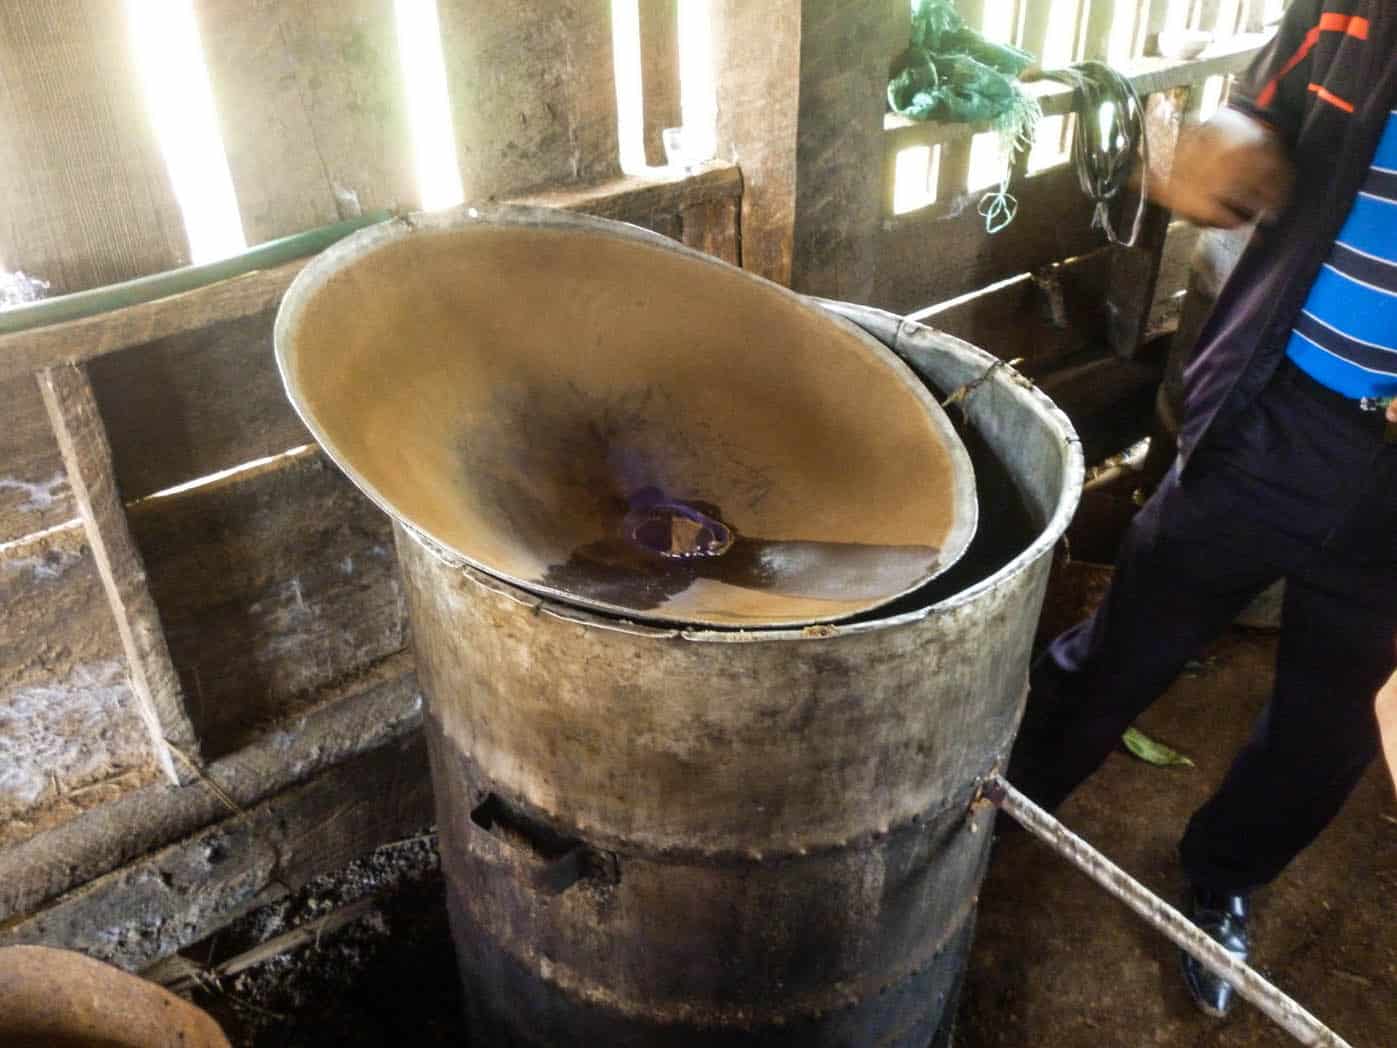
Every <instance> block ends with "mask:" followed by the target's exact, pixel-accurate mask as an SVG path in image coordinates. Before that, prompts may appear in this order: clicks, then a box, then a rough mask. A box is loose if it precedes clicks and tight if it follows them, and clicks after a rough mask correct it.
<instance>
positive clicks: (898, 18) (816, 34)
mask: <svg viewBox="0 0 1397 1048" xmlns="http://www.w3.org/2000/svg"><path fill="white" fill-rule="evenodd" d="M910 22H911V10H910V7H909V5H908V4H907V3H906V0H876V2H873V3H863V4H850V3H845V2H842V0H805V2H804V3H802V4H801V24H800V94H799V116H798V120H799V123H798V134H797V142H796V207H795V249H794V258H793V262H792V273H791V284H792V286H793V287H795V288H796V289H797V290H798V291H804V292H807V293H809V294H814V295H821V296H823V297H825V298H832V299H836V300H840V301H846V302H865V303H866V302H870V301H873V300H874V288H875V285H876V283H877V278H878V270H879V268H880V260H879V249H880V237H879V227H880V224H881V222H882V219H883V214H882V210H883V165H884V164H885V163H887V158H886V155H885V152H884V148H883V142H882V134H883V132H882V126H883V116H884V110H885V108H886V106H887V102H886V97H887V95H886V92H887V78H888V62H889V59H890V58H891V56H892V55H894V54H896V53H897V52H898V51H900V50H901V49H902V48H903V47H905V46H906V42H907V39H908V33H909V32H910ZM922 304H924V303H922Z"/></svg>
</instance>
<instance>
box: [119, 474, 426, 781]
mask: <svg viewBox="0 0 1397 1048" xmlns="http://www.w3.org/2000/svg"><path fill="white" fill-rule="evenodd" d="M130 521H131V533H132V534H133V535H134V536H135V541H136V543H137V544H138V546H139V549H140V551H141V554H142V556H144V558H145V564H146V568H147V572H148V574H149V580H150V581H149V585H150V591H151V592H152V593H153V594H154V595H155V600H156V601H157V602H158V604H159V607H160V613H161V617H162V619H163V621H164V627H165V635H166V637H167V638H168V650H169V654H170V657H171V659H172V661H173V664H174V667H175V669H176V670H177V672H178V674H179V681H180V682H181V683H182V684H183V689H184V694H185V696H186V700H185V702H186V707H187V709H188V715H189V717H190V718H191V719H192V721H193V723H194V726H195V728H196V730H197V732H198V735H199V738H200V740H201V741H202V743H203V747H204V753H205V755H206V756H208V757H217V756H222V755H223V754H226V753H230V752H233V751H235V750H237V749H239V748H241V747H242V746H244V745H247V743H248V742H249V741H250V740H251V739H253V738H255V737H256V736H257V735H258V734H260V733H261V732H262V731H264V730H266V726H267V725H269V724H274V723H276V722H277V721H278V720H283V719H285V718H286V717H287V716H288V715H290V714H291V713H293V712H294V711H295V710H297V709H298V708H299V707H300V705H301V704H302V703H304V702H305V701H307V700H308V699H309V700H310V701H314V696H315V695H316V693H317V691H318V689H320V688H322V687H324V686H325V685H327V684H330V683H332V682H334V681H337V680H343V679H345V678H347V677H351V676H353V675H354V674H356V673H360V672H362V671H363V670H364V669H366V668H367V667H368V666H370V665H373V664H374V663H376V662H377V661H378V660H380V659H382V658H385V657H386V656H388V655H391V654H393V653H395V652H397V651H400V650H402V648H403V647H404V645H405V644H406V643H407V623H406V612H405V609H404V607H403V597H402V590H401V587H400V585H399V582H398V565H397V559H396V557H395V556H394V554H393V539H392V531H391V525H390V521H389V519H388V516H387V515H386V514H385V513H383V512H382V511H381V510H380V509H379V508H378V507H377V506H375V505H373V504H372V503H371V502H369V501H368V500H367V499H366V498H364V497H363V495H362V494H360V492H359V491H358V489H357V488H355V487H354V486H353V484H351V483H350V482H349V480H348V479H347V478H346V477H345V476H344V474H343V473H341V472H340V471H339V470H338V469H337V468H336V467H334V466H333V465H331V464H330V462H329V460H328V459H326V458H325V456H324V454H323V453H322V452H321V451H320V449H319V448H318V447H310V448H308V449H306V450H305V451H303V452H300V453H299V454H295V455H285V456H282V457H280V458H277V459H274V460H272V461H271V462H267V463H262V464H259V465H257V466H254V467H252V468H249V469H246V470H243V471H240V472H238V473H234V474H232V475H229V476H224V477H220V478H217V479H215V480H213V481H211V482H209V483H206V484H201V485H199V486H197V487H194V488H191V489H189V490H187V491H182V492H179V493H177V494H174V495H170V496H168V497H162V498H153V499H146V500H144V501H143V502H140V503H138V504H136V505H134V506H132V507H131V512H130Z"/></svg>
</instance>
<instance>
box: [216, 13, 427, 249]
mask: <svg viewBox="0 0 1397 1048" xmlns="http://www.w3.org/2000/svg"><path fill="white" fill-rule="evenodd" d="M195 13H196V15H197V17H198V20H199V31H200V37H201V39H202V41H203V45H204V55H205V59H206V61H207V63H208V67H209V82H210V86H211V88H212V90H213V97H214V103H215V105H216V106H217V109H218V123H219V130H220V131H221V132H222V134H223V142H224V147H225V149H226V150H227V154H228V167H229V170H230V172H231V174H232V176H233V186H234V188H235V190H236V192H237V197H238V207H239V210H240V212H241V215H242V222H243V232H244V233H245V234H246V236H247V242H248V243H249V244H260V243H262V242H263V241H265V240H271V239H273V238H274V237H280V236H285V235H286V234H288V233H299V232H301V231H302V230H306V229H313V228H315V227H316V226H322V225H327V224H329V223H331V222H336V221H338V220H339V219H341V218H349V217H351V216H353V215H357V214H361V213H363V212H366V211H372V210H375V209H377V208H383V207H389V208H391V207H397V206H400V205H401V206H404V207H415V206H417V205H418V203H419V201H418V195H417V187H416V183H415V180H414V178H413V169H412V168H413V160H412V158H413V152H412V144H411V140H410V136H409V133H408V126H407V103H406V96H405V93H404V87H403V78H402V73H401V63H400V61H399V53H398V52H399V44H398V39H397V32H396V28H395V26H394V19H393V3H392V0H335V3H333V4H325V3H317V2H316V0H278V2H277V3H274V4H259V5H257V7H256V8H255V11H250V10H249V6H248V4H247V3H246V2H245V0H195Z"/></svg>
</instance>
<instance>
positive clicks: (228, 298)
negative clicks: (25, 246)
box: [0, 258, 310, 381]
mask: <svg viewBox="0 0 1397 1048" xmlns="http://www.w3.org/2000/svg"><path fill="white" fill-rule="evenodd" d="M309 261H310V259H308V258H301V259H297V260H296V261H294V262H288V263H286V264H285V265H281V266H277V267H276V268H274V269H259V270H255V271H254V272H251V273H246V274H244V275H243V276H240V277H233V278H232V279H230V280H220V281H219V282H218V283H216V284H210V285H209V286H208V287H203V288H198V289H197V290H194V291H186V292H184V293H183V294H179V295H171V296H169V297H168V298H160V299H156V300H155V301H153V302H143V303H141V304H140V305H136V306H127V307H126V308H124V309H117V310H113V311H111V312H110V313H99V314H97V315H96V316H91V317H83V318H82V319H80V320H68V321H64V322H63V323H61V324H51V325H49V326H48V327H42V328H37V329H35V330H33V331H19V332H15V333H13V334H8V335H0V381H7V380H9V379H13V378H16V377H19V376H25V377H27V376H28V375H30V374H32V373H33V372H36V371H42V370H43V369H44V368H46V367H52V366H54V365H57V364H74V363H80V362H82V361H85V360H91V359H93V358H94V357H100V356H105V355H106V354H108V353H114V352H116V351H117V350H121V349H128V348H130V347H131V346H139V345H141V344H143V343H146V342H151V341H154V340H155V339H158V338H168V337H170V336H172V335H180V334H184V333H185V332H189V331H198V330H199V329H200V328H204V327H208V326H209V325H211V324H218V323H222V322H223V321H227V320H236V319H237V318H239V317H247V316H254V315H256V314H258V313H265V312H266V311H267V310H269V309H275V308H276V306H277V303H278V302H280V301H281V296H282V295H283V294H284V293H285V292H286V289H287V288H288V287H290V286H291V281H293V280H294V279H296V274H297V273H299V272H300V271H301V270H302V269H304V268H305V266H306V263H307V262H309Z"/></svg>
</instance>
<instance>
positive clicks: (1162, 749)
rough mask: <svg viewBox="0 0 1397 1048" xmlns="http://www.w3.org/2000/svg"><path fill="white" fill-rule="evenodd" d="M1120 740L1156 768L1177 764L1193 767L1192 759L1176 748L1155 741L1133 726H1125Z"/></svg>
mask: <svg viewBox="0 0 1397 1048" xmlns="http://www.w3.org/2000/svg"><path fill="white" fill-rule="evenodd" d="M1121 742H1123V743H1125V748H1126V749H1128V750H1129V751H1130V752H1131V753H1133V754H1135V756H1137V757H1139V758H1140V759H1141V760H1142V761H1144V762H1145V763H1146V764H1153V765H1155V766H1156V767H1158V768H1167V767H1170V766H1171V765H1178V764H1183V765H1187V766H1188V767H1190V768H1192V767H1193V761H1192V760H1190V759H1189V758H1188V757H1185V756H1184V755H1183V754H1182V753H1180V752H1179V751H1178V750H1171V749H1170V748H1169V747H1168V746H1165V745H1164V744H1163V743H1161V742H1155V741H1154V739H1152V738H1150V737H1149V736H1148V735H1146V734H1145V733H1144V732H1142V731H1138V730H1136V729H1135V728H1126V729H1125V734H1124V735H1122V736H1121Z"/></svg>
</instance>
